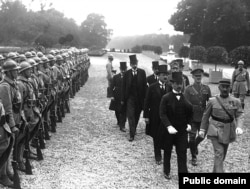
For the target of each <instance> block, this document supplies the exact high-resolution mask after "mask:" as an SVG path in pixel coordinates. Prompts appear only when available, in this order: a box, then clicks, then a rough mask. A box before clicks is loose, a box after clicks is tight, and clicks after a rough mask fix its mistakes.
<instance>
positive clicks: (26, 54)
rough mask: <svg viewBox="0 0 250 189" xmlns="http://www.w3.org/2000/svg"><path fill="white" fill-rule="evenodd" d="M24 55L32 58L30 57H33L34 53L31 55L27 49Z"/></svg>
mask: <svg viewBox="0 0 250 189" xmlns="http://www.w3.org/2000/svg"><path fill="white" fill-rule="evenodd" d="M24 55H25V57H26V58H32V57H34V55H32V53H31V52H29V51H28V52H26V53H25V54H24Z"/></svg>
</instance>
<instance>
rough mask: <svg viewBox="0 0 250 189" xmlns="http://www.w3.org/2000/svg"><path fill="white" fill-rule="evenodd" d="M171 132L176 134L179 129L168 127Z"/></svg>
mask: <svg viewBox="0 0 250 189" xmlns="http://www.w3.org/2000/svg"><path fill="white" fill-rule="evenodd" d="M167 129H168V132H169V134H176V133H177V132H178V131H177V130H176V129H175V128H174V127H173V126H172V125H170V126H168V127H167Z"/></svg>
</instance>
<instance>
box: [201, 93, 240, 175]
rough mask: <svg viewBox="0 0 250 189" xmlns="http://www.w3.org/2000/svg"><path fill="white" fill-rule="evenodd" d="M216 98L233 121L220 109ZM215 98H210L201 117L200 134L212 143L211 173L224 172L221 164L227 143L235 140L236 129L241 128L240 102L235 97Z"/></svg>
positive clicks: (224, 156) (218, 96)
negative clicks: (212, 159) (204, 134)
mask: <svg viewBox="0 0 250 189" xmlns="http://www.w3.org/2000/svg"><path fill="white" fill-rule="evenodd" d="M216 97H217V98H218V99H219V100H220V102H221V103H222V105H223V106H224V107H225V109H226V110H227V111H228V113H229V114H230V115H231V117H233V119H231V118H230V117H229V115H228V114H227V113H226V111H225V110H224V109H223V108H222V106H221V105H220V103H219V101H218V100H217V98H216ZM216 97H212V98H210V99H209V101H208V104H207V106H206V110H205V112H204V114H203V117H202V122H201V128H200V132H202V133H207V138H208V139H211V141H212V144H213V148H214V156H215V158H214V168H213V172H216V173H218V172H224V170H223V162H224V160H225V158H226V154H227V149H228V146H229V143H231V142H233V141H235V139H236V132H237V129H236V128H237V127H240V128H241V127H242V124H243V109H242V107H241V103H240V100H239V99H237V98H235V97H232V96H228V97H226V98H222V97H221V96H220V95H217V96H216ZM210 118H211V119H210Z"/></svg>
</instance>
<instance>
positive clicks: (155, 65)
mask: <svg viewBox="0 0 250 189" xmlns="http://www.w3.org/2000/svg"><path fill="white" fill-rule="evenodd" d="M158 67H159V62H158V61H153V62H152V70H153V74H152V75H150V76H148V77H147V84H148V86H149V85H151V84H152V83H155V82H156V81H158V77H157V72H158Z"/></svg>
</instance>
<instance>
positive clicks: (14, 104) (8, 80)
mask: <svg viewBox="0 0 250 189" xmlns="http://www.w3.org/2000/svg"><path fill="white" fill-rule="evenodd" d="M2 69H3V72H4V74H5V75H4V78H3V80H2V81H1V82H0V99H1V100H2V103H3V107H4V110H5V116H6V122H7V123H8V125H5V127H4V128H5V130H6V131H7V132H8V133H9V134H8V135H9V137H10V136H11V134H12V133H13V134H14V135H15V137H17V136H18V133H19V129H18V124H19V123H17V122H16V120H15V114H18V113H19V112H20V107H21V95H20V92H19V89H18V86H17V84H16V78H17V75H18V69H19V66H17V63H16V62H15V61H14V60H10V59H9V60H7V61H6V62H4V64H3V66H2ZM8 141H10V139H8ZM8 167H9V166H7V162H5V163H4V164H3V166H2V168H1V170H0V183H1V184H3V185H5V186H9V187H13V182H12V181H11V180H10V179H12V178H13V176H12V175H10V174H9V173H10V171H9V170H8Z"/></svg>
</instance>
